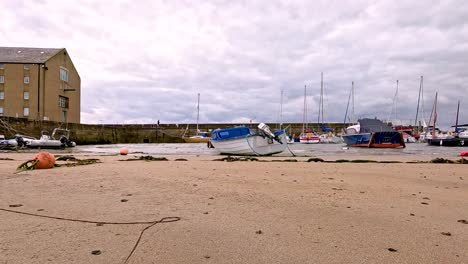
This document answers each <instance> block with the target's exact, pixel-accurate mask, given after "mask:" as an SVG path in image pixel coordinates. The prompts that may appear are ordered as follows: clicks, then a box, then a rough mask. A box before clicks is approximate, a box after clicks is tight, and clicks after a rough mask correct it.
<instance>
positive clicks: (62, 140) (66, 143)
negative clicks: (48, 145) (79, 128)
mask: <svg viewBox="0 0 468 264" xmlns="http://www.w3.org/2000/svg"><path fill="white" fill-rule="evenodd" d="M59 140H60V143H62V145H63V146H64V147H75V146H76V143H75V142H74V141H71V140H69V139H68V138H67V137H66V136H65V135H62V136H60V139H59Z"/></svg>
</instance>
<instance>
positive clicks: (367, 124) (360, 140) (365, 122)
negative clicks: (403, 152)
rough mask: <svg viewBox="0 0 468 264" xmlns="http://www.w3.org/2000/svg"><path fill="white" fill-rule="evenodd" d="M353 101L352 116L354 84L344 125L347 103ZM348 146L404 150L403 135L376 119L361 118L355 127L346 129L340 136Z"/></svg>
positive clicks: (352, 84)
mask: <svg viewBox="0 0 468 264" xmlns="http://www.w3.org/2000/svg"><path fill="white" fill-rule="evenodd" d="M351 98H352V100H353V108H352V111H353V114H352V115H353V116H354V82H352V83H351V91H350V93H349V98H348V105H347V106H346V114H345V119H344V122H343V123H346V118H347V116H348V108H349V101H350V99H351ZM341 137H342V138H343V141H344V142H345V143H346V145H348V146H352V147H365V148H405V147H406V145H405V143H404V141H403V135H402V134H401V133H400V132H398V131H395V130H394V129H393V128H392V127H390V126H388V125H387V124H385V123H383V122H382V121H380V120H378V119H370V118H363V119H358V120H357V124H356V125H352V126H349V127H347V128H346V131H345V134H344V135H342V136H341Z"/></svg>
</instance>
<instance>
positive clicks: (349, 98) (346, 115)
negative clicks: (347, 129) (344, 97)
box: [343, 91, 352, 126]
mask: <svg viewBox="0 0 468 264" xmlns="http://www.w3.org/2000/svg"><path fill="white" fill-rule="evenodd" d="M351 92H352V91H349V96H348V104H347V105H346V112H345V116H344V120H343V126H344V125H345V124H346V118H347V117H348V109H349V101H350V100H351Z"/></svg>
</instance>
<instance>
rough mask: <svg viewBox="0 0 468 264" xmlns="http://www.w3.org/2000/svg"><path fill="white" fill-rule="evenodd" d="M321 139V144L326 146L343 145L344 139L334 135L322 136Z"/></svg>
mask: <svg viewBox="0 0 468 264" xmlns="http://www.w3.org/2000/svg"><path fill="white" fill-rule="evenodd" d="M319 137H320V143H326V144H340V143H343V139H342V138H341V137H337V136H335V135H334V134H332V133H327V134H322V135H320V136H319Z"/></svg>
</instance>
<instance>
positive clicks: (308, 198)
mask: <svg viewBox="0 0 468 264" xmlns="http://www.w3.org/2000/svg"><path fill="white" fill-rule="evenodd" d="M75 156H76V157H78V158H94V157H96V158H99V159H100V160H101V161H102V163H98V164H93V165H85V166H76V167H60V168H54V169H51V170H36V171H27V172H20V173H15V169H16V167H17V166H18V165H19V164H20V163H22V162H24V161H26V160H27V159H29V158H31V157H32V154H31V153H26V154H25V153H23V154H16V153H0V208H2V209H7V210H16V211H21V212H27V213H33V214H37V215H47V216H54V217H62V218H70V219H81V220H91V221H95V222H101V221H102V222H136V221H144V222H151V221H156V220H159V219H161V218H163V217H180V221H176V222H170V223H159V224H155V225H154V226H152V227H150V228H148V229H147V230H146V231H145V233H144V234H143V236H142V237H141V241H140V243H139V244H138V247H137V248H136V249H135V251H134V253H133V254H132V255H131V257H130V258H129V259H128V262H127V263H468V247H467V246H466V245H468V224H466V223H468V174H467V173H466V172H467V171H468V165H466V164H465V165H462V164H407V163H389V164H381V163H379V164H375V163H362V164H357V163H352V164H349V163H314V162H311V163H307V162H222V161H213V159H215V158H220V156H216V157H213V156H199V157H197V156H194V155H191V156H166V157H167V158H168V159H169V161H153V162H146V161H127V162H126V161H119V160H121V159H127V158H131V157H133V156H130V155H129V156H85V155H83V154H75ZM7 157H8V158H12V159H13V160H1V159H2V158H7ZM177 158H184V159H186V161H175V159H177ZM335 158H336V157H326V158H325V159H326V160H334V159H335ZM339 158H340V159H343V158H344V157H343V156H340V157H339ZM377 158H378V159H379V160H386V157H363V156H361V157H356V156H353V157H349V159H377ZM281 159H285V158H284V157H282V158H272V157H266V158H261V160H267V161H271V160H281ZM288 159H289V158H288ZM296 159H297V160H298V161H304V160H307V159H308V158H296ZM388 159H389V160H399V161H412V160H421V159H426V160H427V159H428V158H427V157H426V158H424V157H413V156H411V158H408V156H392V157H391V158H388ZM11 206H13V207H11ZM463 220H465V221H466V222H465V221H463ZM147 226H149V224H136V225H135V224H134V225H112V224H96V223H82V222H72V221H65V220H57V219H50V218H41V217H38V216H31V215H23V214H17V213H12V212H7V211H2V210H0V263H2V264H3V263H8V264H12V263H22V264H24V263H125V260H126V258H127V257H128V256H129V254H130V252H131V251H132V248H133V247H134V245H135V243H136V241H137V240H138V237H139V235H140V232H141V231H142V230H143V229H144V228H145V227H147ZM93 251H94V254H92V252H93Z"/></svg>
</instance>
